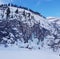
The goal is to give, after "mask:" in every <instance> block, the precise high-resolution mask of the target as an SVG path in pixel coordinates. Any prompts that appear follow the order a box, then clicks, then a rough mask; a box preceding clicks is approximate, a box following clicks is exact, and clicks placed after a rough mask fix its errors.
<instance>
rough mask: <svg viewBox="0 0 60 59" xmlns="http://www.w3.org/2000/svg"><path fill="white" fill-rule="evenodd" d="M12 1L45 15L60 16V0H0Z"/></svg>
mask: <svg viewBox="0 0 60 59" xmlns="http://www.w3.org/2000/svg"><path fill="white" fill-rule="evenodd" d="M10 2H11V3H13V4H16V5H19V6H20V5H21V6H24V7H27V8H30V9H32V10H33V11H36V12H39V13H41V14H42V15H44V16H45V17H60V0H0V4H2V3H10Z"/></svg>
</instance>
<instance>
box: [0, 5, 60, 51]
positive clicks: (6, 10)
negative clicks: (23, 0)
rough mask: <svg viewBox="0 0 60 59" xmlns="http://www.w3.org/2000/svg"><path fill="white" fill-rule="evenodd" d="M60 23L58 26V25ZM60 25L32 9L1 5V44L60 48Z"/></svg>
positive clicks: (30, 47) (21, 46) (54, 49)
mask: <svg viewBox="0 0 60 59" xmlns="http://www.w3.org/2000/svg"><path fill="white" fill-rule="evenodd" d="M57 25H58V27H57ZM59 26H60V25H59V24H56V23H54V21H52V22H51V21H50V20H47V18H45V17H44V16H43V15H41V14H39V13H37V12H34V11H32V10H30V9H26V8H23V7H15V6H7V5H1V6H0V45H2V46H5V47H9V46H11V47H12V46H17V47H20V48H28V49H42V48H46V49H50V48H51V49H52V50H53V51H57V50H58V51H59V49H60V29H59V28H60V27H59Z"/></svg>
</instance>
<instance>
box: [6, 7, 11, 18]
mask: <svg viewBox="0 0 60 59" xmlns="http://www.w3.org/2000/svg"><path fill="white" fill-rule="evenodd" d="M9 14H10V8H9V7H8V8H7V11H6V17H7V18H8V17H9Z"/></svg>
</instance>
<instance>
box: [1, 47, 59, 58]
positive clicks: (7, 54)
mask: <svg viewBox="0 0 60 59" xmlns="http://www.w3.org/2000/svg"><path fill="white" fill-rule="evenodd" d="M0 59H60V56H59V55H57V54H54V53H50V52H46V51H42V50H28V49H23V48H20V49H18V48H0Z"/></svg>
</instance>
